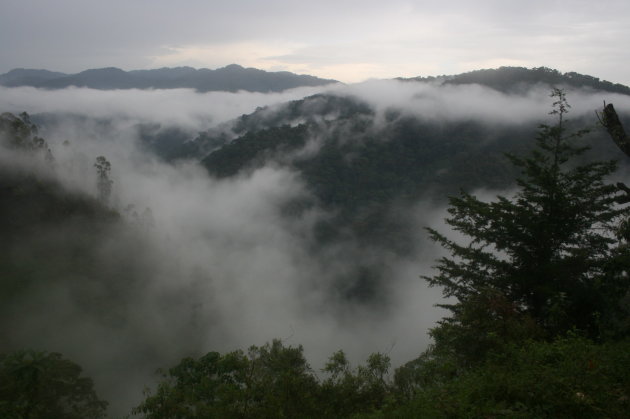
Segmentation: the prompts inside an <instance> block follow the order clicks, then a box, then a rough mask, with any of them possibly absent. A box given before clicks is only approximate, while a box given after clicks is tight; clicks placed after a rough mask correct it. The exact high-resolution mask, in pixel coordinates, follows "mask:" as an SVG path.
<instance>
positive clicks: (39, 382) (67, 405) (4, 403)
mask: <svg viewBox="0 0 630 419" xmlns="http://www.w3.org/2000/svg"><path fill="white" fill-rule="evenodd" d="M81 372H82V371H81V367H79V366H78V365H77V364H75V363H74V362H72V361H68V360H67V359H63V358H62V356H61V355H60V354H58V353H45V352H33V351H19V352H14V353H12V354H9V355H0V417H2V418H5V419H30V418H50V419H53V418H54V419H98V418H104V417H105V409H106V407H107V402H105V401H102V400H99V399H98V397H97V395H96V393H95V392H94V389H93V383H92V380H91V379H90V378H87V377H82V376H81Z"/></svg>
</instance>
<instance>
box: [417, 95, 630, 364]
mask: <svg viewBox="0 0 630 419" xmlns="http://www.w3.org/2000/svg"><path fill="white" fill-rule="evenodd" d="M551 96H552V98H554V103H553V111H552V112H551V114H552V115H553V116H554V117H555V119H556V122H555V124H554V125H553V126H549V125H542V126H541V128H540V132H539V135H538V138H537V141H536V147H535V149H534V150H533V151H532V152H531V154H530V155H529V156H527V157H524V158H523V157H516V156H508V157H509V158H510V159H511V161H512V162H513V163H514V164H515V165H517V166H518V167H519V168H521V170H522V175H521V177H520V178H519V179H518V180H517V185H518V188H519V189H518V192H516V194H515V195H514V196H513V197H510V198H508V197H504V196H498V197H497V199H496V200H495V201H493V202H483V201H481V200H479V199H478V198H477V197H475V196H473V195H471V194H468V193H464V192H462V193H461V195H460V196H458V197H454V198H452V199H451V200H450V208H449V209H448V212H449V214H450V216H449V217H448V218H447V219H446V223H447V224H448V225H450V226H451V227H452V228H453V230H455V231H457V232H459V233H461V234H463V235H464V236H466V237H468V242H467V243H463V244H462V243H461V242H459V241H458V240H454V239H451V238H449V237H447V236H446V235H444V234H442V233H439V232H438V231H437V230H435V229H431V228H430V229H428V230H429V232H430V236H431V238H432V239H433V240H434V241H436V242H438V243H439V244H440V245H442V246H443V247H444V248H445V249H447V250H448V251H449V252H450V254H451V256H450V257H443V258H441V259H439V260H438V263H437V266H436V269H437V274H436V275H435V276H432V277H425V279H426V280H427V281H428V282H429V284H430V285H432V286H440V287H442V288H443V292H444V295H445V297H449V298H450V301H451V304H446V305H444V306H445V307H446V308H448V309H450V310H451V311H452V314H453V315H452V316H451V317H450V318H447V319H445V320H443V321H442V322H441V324H440V326H438V327H437V328H436V329H434V330H433V332H432V333H433V336H434V338H435V339H436V344H437V345H440V344H441V343H443V344H447V345H449V344H450V345H455V346H457V343H456V342H454V341H453V339H455V337H457V339H459V340H460V342H459V347H460V348H464V347H466V346H468V348H467V349H468V350H469V351H470V350H472V348H473V347H474V344H473V345H472V346H471V341H467V340H468V339H469V338H470V339H471V340H472V341H475V340H476V341H477V343H479V344H481V345H482V346H484V347H480V348H477V350H479V352H483V350H484V349H487V347H488V346H491V345H494V344H496V343H497V340H501V338H507V339H510V338H514V337H515V335H518V334H525V335H527V336H530V337H531V336H532V335H533V334H535V333H540V334H541V335H542V336H547V337H550V336H554V335H557V334H561V333H562V332H564V331H567V330H569V329H572V328H577V329H580V330H583V331H585V332H587V333H589V334H591V335H594V334H597V333H598V318H599V316H600V314H601V312H602V311H603V310H605V309H606V304H607V303H608V302H607V301H606V298H605V296H606V295H607V293H606V286H607V284H606V281H605V280H604V278H605V277H606V276H605V267H606V266H607V263H608V262H609V261H610V260H611V257H612V255H613V252H614V247H615V244H616V239H615V237H614V235H613V234H612V231H613V229H614V227H615V226H616V224H617V222H618V221H619V219H620V217H621V216H622V215H623V214H627V209H626V208H621V207H619V206H618V205H615V195H616V192H617V191H618V190H617V188H616V187H615V186H614V185H608V184H606V183H605V182H604V179H605V178H606V177H607V176H608V175H610V174H611V173H613V171H614V170H615V164H614V162H595V163H588V164H577V163H576V161H575V158H576V157H578V156H580V155H581V154H582V153H584V152H585V151H586V150H587V147H581V146H579V145H578V144H576V140H577V139H578V137H580V136H582V135H584V134H585V131H577V132H574V133H571V132H568V131H567V128H566V118H565V117H566V114H567V112H568V110H569V108H570V106H569V105H568V103H567V100H566V97H565V93H564V92H563V91H562V90H559V89H554V90H553V92H552V95H551ZM449 331H450V332H453V333H450V332H449ZM535 331H537V332H535ZM484 339H485V340H484Z"/></svg>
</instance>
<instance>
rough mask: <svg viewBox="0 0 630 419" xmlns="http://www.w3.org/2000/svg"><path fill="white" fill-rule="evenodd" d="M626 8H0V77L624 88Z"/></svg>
mask: <svg viewBox="0 0 630 419" xmlns="http://www.w3.org/2000/svg"><path fill="white" fill-rule="evenodd" d="M628 41H630V2H629V1H627V0H600V1H596V2H595V1H592V0H588V1H582V0H555V1H554V0H545V1H539V0H527V1H524V0H522V1H511V0H487V1H471V0H468V1H463V0H451V1H402V0H388V1H383V0H335V1H329V0H320V1H317V2H313V1H311V2H302V1H296V0H264V1H245V0H230V1H229V2H228V1H225V0H222V1H214V0H180V1H173V0H169V1H166V0H125V1H122V0H109V1H106V2H105V1H102V0H99V1H92V0H55V1H51V0H0V73H4V72H6V71H9V70H10V69H12V68H16V67H25V68H46V69H49V70H57V71H63V72H78V71H81V70H85V69H88V68H98V67H106V66H114V67H119V68H122V69H124V70H132V69H146V68H157V67H164V66H168V67H172V66H182V65H189V66H193V67H197V68H199V67H207V68H218V67H223V66H225V65H227V64H231V63H237V64H241V65H243V66H247V67H256V68H261V69H264V70H271V71H277V70H288V71H293V72H297V73H305V74H312V75H316V76H320V77H326V78H334V79H337V80H341V81H344V82H357V81H362V80H365V79H368V78H389V77H397V76H403V77H410V76H418V75H422V76H427V75H439V74H456V73H460V72H464V71H470V70H474V69H480V68H495V67H499V66H504V65H511V66H524V67H538V66H546V67H552V68H556V69H558V70H560V71H563V72H566V71H577V72H579V73H584V74H590V75H593V76H596V77H599V78H602V79H606V80H610V81H613V82H619V83H623V84H630V71H629V69H630V47H629V46H628Z"/></svg>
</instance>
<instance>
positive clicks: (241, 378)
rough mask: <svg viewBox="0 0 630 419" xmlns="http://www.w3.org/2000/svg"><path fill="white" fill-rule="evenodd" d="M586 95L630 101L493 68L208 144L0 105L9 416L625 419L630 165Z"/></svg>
mask: <svg viewBox="0 0 630 419" xmlns="http://www.w3.org/2000/svg"><path fill="white" fill-rule="evenodd" d="M540 74H542V76H541V75H540ZM44 76H46V77H47V75H46V74H44ZM458 80H459V81H458ZM556 82H557V83H558V84H559V85H561V86H564V87H565V89H560V88H554V87H552V86H550V85H549V83H554V84H555V83H556ZM470 83H473V84H470ZM479 83H481V84H485V85H486V86H481V85H479ZM514 86H518V87H517V88H516V87H515V88H514V89H512V87H514ZM606 89H608V90H606ZM606 92H608V93H606ZM611 92H612V93H611ZM550 93H551V96H550ZM608 94H610V95H612V96H607V95H608ZM572 97H575V102H573V101H572ZM601 97H605V98H609V97H612V98H613V99H615V100H616V101H617V100H618V101H619V102H616V103H620V104H622V105H624V104H625V103H628V102H627V97H626V96H625V91H624V89H623V86H622V87H619V86H614V85H613V86H612V87H610V86H609V85H608V84H606V83H603V82H600V81H598V80H594V79H589V78H588V77H586V76H581V75H575V74H573V73H568V74H565V75H562V74H560V73H558V72H554V71H552V70H548V69H542V70H541V69H534V70H526V71H523V69H499V70H496V71H495V70H492V71H491V70H487V71H482V72H478V73H475V72H474V73H471V74H469V75H460V76H453V77H451V78H446V79H440V80H437V79H436V80H429V81H426V80H425V81H422V82H418V81H417V80H408V81H404V82H402V81H383V82H373V83H367V84H365V85H363V86H356V87H352V86H351V87H344V88H336V89H332V90H330V91H326V92H324V93H321V94H317V95H314V96H309V97H306V98H303V99H300V100H295V101H291V102H287V103H283V104H280V105H275V106H269V107H261V108H258V109H257V110H256V111H254V112H252V113H249V114H246V115H242V116H241V117H239V118H237V119H235V120H230V121H228V122H224V123H218V124H216V125H215V126H213V127H212V128H211V129H209V130H204V131H202V132H199V133H198V134H197V135H194V134H190V132H191V128H190V127H185V128H184V127H181V126H177V125H172V126H169V125H160V123H159V122H155V121H151V120H145V119H142V118H137V119H134V118H133V117H130V116H128V115H126V116H124V117H119V116H116V115H115V114H114V115H113V116H111V117H109V118H91V117H90V116H83V115H70V116H68V115H56V114H54V113H43V114H39V115H33V116H32V117H31V116H29V115H28V114H27V113H23V114H20V115H19V116H15V115H13V114H10V113H4V114H2V116H0V146H1V149H0V159H1V160H0V231H2V242H1V243H0V278H1V280H0V287H1V290H0V291H1V292H0V302H1V303H2V304H0V314H2V316H1V317H0V330H1V331H2V333H1V334H2V336H3V339H2V341H1V342H0V353H2V355H0V416H2V417H8V418H13V417H15V418H21V417H33V418H45V417H50V415H51V414H53V415H54V416H55V417H60V418H83V417H86V418H100V417H106V416H107V415H108V414H109V416H111V417H124V416H129V415H130V417H146V418H179V417H181V418H212V417H217V418H219V417H220V418H224V417H226V418H231V417H234V418H237V417H239V418H241V417H245V418H275V417H295V418H300V417H305V418H318V417H339V418H345V417H347V418H350V417H354V418H360V417H364V418H385V417H387V418H389V417H410V418H413V417H437V418H439V417H444V418H447V417H449V418H450V417H520V418H541V417H542V418H557V417H560V418H564V417H566V418H575V417H578V418H579V417H583V418H592V417H601V418H604V417H608V418H625V417H626V416H627V412H628V411H629V410H630V381H629V380H630V375H629V374H628V373H627V371H628V370H629V369H630V358H629V355H628V354H630V342H629V341H628V339H629V332H630V282H629V280H628V275H627V271H628V269H629V268H630V266H629V264H630V254H629V253H628V251H629V247H628V240H629V237H630V235H629V233H628V217H629V216H630V214H629V212H628V211H629V208H630V207H628V201H630V198H628V195H627V191H628V190H630V189H628V188H627V187H626V186H624V185H623V184H622V183H620V182H627V181H626V179H627V173H628V168H629V167H630V165H629V163H630V158H629V157H627V156H626V155H625V154H623V153H622V152H621V151H620V150H619V149H618V147H617V145H615V143H614V142H613V141H611V139H610V137H609V132H607V130H606V129H604V128H603V127H602V126H601V124H600V122H601V121H604V120H605V121H608V119H606V118H607V116H602V115H599V116H600V118H602V119H601V121H599V120H598V118H597V115H596V114H595V112H594V111H595V110H597V111H601V105H600V103H601V100H600V98H601ZM593 98H596V99H597V101H596V102H595V101H594V99H593ZM592 103H596V106H597V108H592V109H591V108H590V107H591V106H592ZM471 104H475V105H476V107H472V106H471ZM550 105H551V106H550ZM570 105H573V106H574V108H571V106H570ZM574 109H575V110H574ZM617 109H618V111H619V112H620V116H621V120H620V124H621V125H624V126H626V127H627V126H630V121H629V120H628V113H627V110H626V109H624V108H623V106H617ZM33 121H37V122H41V123H42V126H41V127H38V126H37V125H36V124H35V123H34V122H33ZM42 133H47V134H48V135H50V136H51V137H50V138H48V137H47V138H44V137H45V135H43V134H42ZM193 136H194V138H193ZM615 160H616V161H615ZM445 217H446V219H445V220H444V218H445ZM443 220H444V221H443ZM408 278H411V279H408ZM428 286H432V287H434V291H436V294H431V293H430V290H428V289H427V287H428ZM439 293H442V295H443V298H441V299H440V298H439V296H438V295H437V294H439ZM435 304H438V305H439V306H440V307H441V309H440V310H441V311H438V309H435V308H433V307H432V306H433V305H435ZM418 307H421V308H422V307H428V308H423V309H422V310H420V309H418ZM431 316H434V317H431ZM436 320H437V321H436ZM427 330H428V331H429V337H430V342H427V341H426V340H424V334H425V333H426V331H427ZM420 335H422V339H415V340H414V339H412V338H411V337H417V336H420ZM274 337H277V339H274ZM427 339H429V338H427ZM410 341H413V342H418V341H419V342H421V343H420V344H416V346H413V347H410V345H409V343H408V342H410ZM265 342H267V343H265ZM302 344H304V346H302ZM251 345H253V346H251ZM247 347H249V349H248V350H246V348H247ZM313 347H315V349H314V350H311V348H313ZM331 348H332V349H331ZM400 349H403V350H404V351H403V352H402V353H403V354H404V355H403V356H401V355H400V354H401V352H400ZM370 353H371V354H370ZM313 359H314V360H313ZM81 367H83V368H85V370H82V368H81ZM158 367H159V368H161V369H160V370H159V372H158V373H157V374H153V371H155V369H156V368H158ZM89 377H91V378H89ZM147 386H148V388H147V389H145V387H147ZM143 390H144V392H143ZM105 400H107V402H109V406H110V408H109V411H108V410H107V408H106V406H107V402H105ZM51 412H53V413H51Z"/></svg>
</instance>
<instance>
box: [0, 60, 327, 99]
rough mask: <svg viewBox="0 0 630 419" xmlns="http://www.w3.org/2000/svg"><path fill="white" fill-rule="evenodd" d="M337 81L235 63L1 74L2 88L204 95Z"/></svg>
mask: <svg viewBox="0 0 630 419" xmlns="http://www.w3.org/2000/svg"><path fill="white" fill-rule="evenodd" d="M330 83H336V81H335V80H326V79H320V78H317V77H313V76H307V75H298V74H293V73H289V72H287V71H281V72H267V71H263V70H257V69H255V68H243V67H241V66H239V65H236V64H232V65H229V66H227V67H223V68H219V69H216V70H209V69H207V68H201V69H198V70H197V69H194V68H192V67H177V68H160V69H155V70H134V71H123V70H121V69H119V68H114V67H109V68H99V69H92V70H86V71H82V72H81V73H77V74H63V73H57V72H53V71H47V70H30V69H23V68H18V69H14V70H11V71H9V72H8V73H5V74H2V75H0V85H2V86H7V87H18V86H33V87H39V88H44V89H63V88H66V87H69V86H77V87H89V88H92V89H102V90H109V89H176V88H191V89H196V90H198V91H200V92H210V91H227V92H237V91H239V90H245V91H249V92H281V91H283V90H286V89H292V88H295V87H302V86H321V85H325V84H330Z"/></svg>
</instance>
